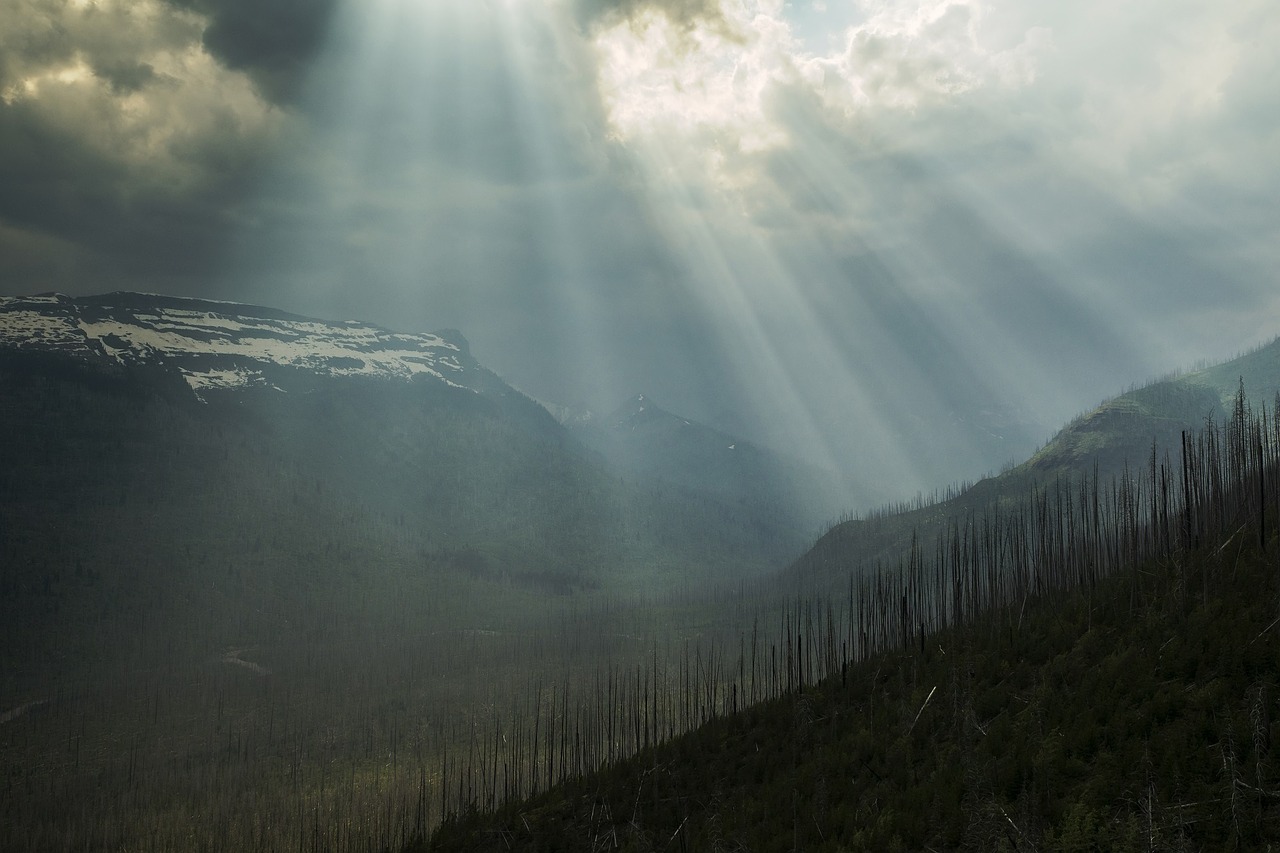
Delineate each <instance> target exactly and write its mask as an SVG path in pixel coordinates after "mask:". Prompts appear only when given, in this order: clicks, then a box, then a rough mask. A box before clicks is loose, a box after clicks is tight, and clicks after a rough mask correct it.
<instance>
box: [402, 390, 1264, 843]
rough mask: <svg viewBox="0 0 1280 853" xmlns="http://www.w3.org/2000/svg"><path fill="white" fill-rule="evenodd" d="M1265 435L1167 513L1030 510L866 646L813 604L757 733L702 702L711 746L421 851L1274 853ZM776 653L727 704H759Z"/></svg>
mask: <svg viewBox="0 0 1280 853" xmlns="http://www.w3.org/2000/svg"><path fill="white" fill-rule="evenodd" d="M1274 414H1276V413H1275V412H1269V413H1268V418H1271V417H1273V416H1274ZM1262 427H1263V424H1262V422H1260V421H1255V420H1252V419H1250V418H1249V417H1247V416H1245V415H1242V414H1239V413H1237V415H1235V416H1234V417H1233V419H1232V421H1230V422H1229V423H1228V424H1227V425H1226V426H1225V427H1224V428H1223V429H1222V431H1221V432H1213V431H1209V430H1207V431H1206V432H1205V433H1203V434H1201V435H1199V436H1196V437H1195V438H1194V441H1193V448H1194V457H1195V461H1194V462H1193V463H1192V464H1191V465H1190V466H1189V467H1188V469H1187V470H1186V471H1185V472H1172V473H1171V474H1170V475H1169V478H1168V479H1169V480H1170V482H1172V488H1171V492H1170V503H1168V504H1167V505H1162V502H1161V501H1155V502H1152V503H1149V504H1147V503H1145V502H1142V501H1139V502H1138V503H1140V504H1143V506H1144V507H1149V511H1148V510H1147V509H1144V508H1142V507H1140V506H1138V504H1135V503H1134V502H1133V493H1132V492H1131V491H1129V487H1128V486H1127V485H1125V484H1115V486H1114V487H1113V486H1111V485H1108V486H1105V487H1102V488H1098V489H1096V490H1095V488H1094V487H1091V488H1090V490H1089V491H1082V492H1081V493H1080V494H1079V495H1074V494H1070V493H1068V494H1066V495H1064V496H1062V498H1061V499H1059V498H1057V497H1055V498H1054V499H1052V500H1045V501H1039V500H1037V501H1034V502H1031V501H1028V502H1024V503H1023V505H1022V506H1021V507H1015V508H1011V509H1010V512H1009V514H1008V515H1007V516H1005V519H1004V521H1003V522H1001V521H999V520H998V519H997V520H996V521H995V522H994V523H993V524H985V523H984V526H983V531H982V533H981V534H980V535H979V536H976V537H973V538H971V539H968V540H966V541H967V543H968V544H966V545H965V546H964V547H963V548H959V547H957V548H956V549H954V550H952V549H948V548H940V549H939V550H938V552H937V555H936V557H934V558H932V560H931V561H930V560H929V559H926V560H925V561H924V562H917V563H914V564H913V565H912V566H911V567H910V568H909V569H907V570H906V571H905V572H904V571H902V570H899V571H894V572H888V573H885V574H884V575H882V576H880V577H879V578H877V579H876V580H874V581H873V582H871V583H870V584H863V583H858V584H856V585H854V586H851V587H850V588H849V592H848V596H849V600H850V607H851V610H850V611H849V612H856V613H857V614H859V618H858V620H857V621H856V623H850V624H849V625H840V624H839V623H838V622H837V623H836V625H835V626H834V628H835V630H834V631H832V630H831V628H830V627H828V628H827V631H826V632H824V630H823V620H822V618H816V619H810V618H809V616H810V615H817V616H818V617H821V616H822V614H824V612H825V613H826V614H828V615H827V616H826V619H827V620H830V618H831V617H830V614H831V613H832V605H833V602H832V601H831V600H830V599H828V600H827V601H825V602H824V601H823V600H821V599H820V600H818V601H815V602H809V603H806V604H805V605H804V607H803V608H799V607H798V608H797V609H796V610H795V611H794V612H793V613H792V614H791V617H790V618H789V619H788V620H787V624H788V626H789V627H788V630H787V635H786V637H785V640H784V639H783V638H779V642H778V643H777V644H776V645H774V646H772V647H771V648H768V649H766V650H765V651H766V654H765V655H764V656H763V659H764V660H765V661H766V662H770V663H772V662H774V661H784V663H785V666H781V665H780V666H779V669H780V670H784V671H785V679H784V680H782V681H781V682H779V680H778V679H777V678H772V682H773V684H774V685H778V686H780V687H781V689H779V687H778V686H775V688H774V689H775V691H776V692H775V693H774V698H772V699H770V700H768V701H765V702H763V703H760V704H757V705H752V706H749V707H748V708H747V709H746V710H743V711H738V710H737V705H736V701H734V702H733V703H729V702H726V701H723V699H722V700H719V701H718V700H717V699H716V697H715V693H714V692H708V691H706V690H705V688H704V687H703V686H702V685H701V684H699V685H698V686H697V687H696V690H698V691H699V692H700V693H701V698H700V699H699V700H698V702H699V704H700V705H701V707H702V709H703V712H702V713H701V714H699V717H700V719H702V720H704V721H705V722H704V723H703V725H702V726H701V727H699V728H697V729H696V730H694V731H692V732H689V733H687V734H685V735H682V736H678V737H674V738H672V739H670V740H668V741H666V742H660V743H659V744H658V745H657V746H652V747H646V748H645V749H643V750H641V751H640V752H639V753H638V754H637V755H635V756H634V757H632V758H628V759H625V760H622V761H619V762H615V763H613V764H609V765H606V766H604V767H603V769H600V770H597V771H594V772H584V773H581V774H580V775H577V774H573V775H568V778H567V779H566V780H565V781H564V782H562V783H561V784H559V785H556V786H554V787H551V788H550V789H549V790H546V791H544V792H543V793H542V794H539V795H536V796H534V797H532V798H531V799H529V800H525V801H519V802H513V803H510V804H507V805H504V806H500V807H498V808H497V809H496V810H495V811H492V812H489V813H480V812H478V811H477V810H476V808H475V807H474V806H473V807H472V808H471V809H470V810H468V809H467V808H466V804H467V803H468V802H471V803H473V804H474V803H476V802H477V800H478V802H479V803H484V802H485V799H484V797H485V796H486V789H485V788H484V787H483V785H481V786H480V788H479V791H480V793H479V794H478V795H476V794H474V793H473V792H472V789H467V791H466V794H465V796H464V798H463V799H462V801H461V802H462V805H463V808H462V809H461V810H460V812H459V813H458V814H455V815H454V816H453V817H452V818H451V819H450V820H447V821H446V822H445V823H444V825H443V826H442V827H441V828H440V829H439V830H438V831H437V832H436V833H435V835H434V836H433V838H432V839H431V841H430V842H429V843H423V844H421V845H419V847H418V848H416V849H435V850H475V851H480V850H535V849H563V850H578V849H581V850H588V849H601V848H606V849H624V850H647V849H655V848H668V849H669V848H671V847H673V845H674V844H675V843H676V842H677V839H679V844H680V846H681V849H760V850H782V849H804V850H866V851H881V850H938V851H942V850H984V851H985V850H1005V849H1007V850H1028V849H1030V850H1044V851H1063V852H1064V853H1065V851H1081V850H1133V851H1137V850H1153V849H1156V850H1186V849H1212V850H1226V849H1257V850H1262V849H1272V848H1273V847H1274V845H1275V844H1277V843H1278V842H1280V764H1277V762H1276V761H1275V758H1276V747H1275V744H1276V743H1277V737H1280V715H1278V714H1277V711H1276V709H1277V708H1280V704H1278V697H1280V630H1278V626H1280V619H1278V618H1277V613H1280V606H1278V602H1280V572H1278V571H1277V561H1276V557H1275V555H1276V553H1277V550H1278V549H1280V538H1278V537H1277V536H1276V534H1275V527H1274V524H1273V520H1274V519H1275V518H1276V517H1277V514H1278V513H1280V503H1277V501H1276V496H1275V492H1274V490H1271V489H1269V488H1268V486H1267V484H1269V483H1274V482H1275V481H1276V478H1277V477H1278V476H1280V455H1278V450H1277V445H1276V443H1275V440H1274V437H1273V436H1271V435H1269V434H1268V432H1267V431H1265V430H1264V429H1263V428H1262ZM1231 435H1235V436H1237V438H1235V439H1233V438H1231V437H1230V436H1231ZM1264 441H1265V444H1264V445H1262V447H1263V449H1262V451H1261V453H1259V454H1258V455H1257V456H1256V457H1255V448H1256V447H1257V446H1259V444H1257V443H1261V442H1264ZM1164 479H1165V476H1164V475H1158V476H1157V477H1156V479H1155V480H1153V481H1148V483H1147V485H1148V486H1151V485H1155V484H1156V483H1160V482H1162V481H1163V480H1164ZM1183 484H1186V486H1185V487H1184V486H1183ZM1211 486H1212V488H1211ZM1215 490H1216V493H1215ZM1147 494H1148V495H1149V494H1150V492H1147ZM1098 506H1100V507H1101V511H1102V515H1101V516H1100V517H1099V518H1098V527H1097V528H1096V530H1095V529H1093V528H1092V526H1091V525H1085V524H1082V521H1084V520H1085V519H1087V518H1088V516H1089V513H1090V512H1092V511H1093V510H1092V509H1091V508H1092V507H1098ZM1063 510H1065V512H1063ZM1073 513H1074V514H1075V519H1076V520H1075V521H1072V520H1071V517H1072V515H1073ZM1135 516H1136V517H1135ZM1171 519H1174V520H1176V523H1174V524H1169V523H1168V522H1169V521H1170V520H1171ZM1082 527H1090V531H1089V532H1084V531H1082ZM1032 542H1039V543H1040V546H1041V547H1039V548H1037V547H1035V546H1033V545H1031V543H1032ZM1064 542H1065V543H1066V545H1067V547H1065V548H1064V547H1061V545H1062V543H1064ZM1019 543H1022V544H1021V545H1020V544H1019ZM949 551H950V553H949ZM965 552H968V553H967V555H966V554H965ZM935 581H936V582H937V586H934V583H935ZM855 590H856V592H855ZM953 590H954V591H955V594H954V595H953V594H952V591H953ZM962 591H963V594H962ZM842 597H843V596H837V598H836V601H835V602H834V604H836V605H837V606H838V604H839V601H840V600H841V598H842ZM855 600H856V601H857V605H856V609H855V608H854V604H853V603H854V601H855ZM962 601H964V602H968V604H967V605H966V606H964V607H962V606H961V603H962ZM939 604H943V605H945V606H942V607H939V606H937V605H939ZM899 608H901V618H900V619H899V617H898V613H899ZM966 614H967V615H966ZM802 616H803V617H804V618H803V619H802ZM917 620H919V621H918V622H917ZM917 624H918V625H919V634H918V640H917V635H916V631H915V628H916V626H917ZM790 626H794V628H792V627H790ZM886 628H887V630H885V629H886ZM855 629H856V630H855ZM899 629H901V633H899ZM856 636H860V637H861V647H862V649H863V651H864V653H865V655H864V656H857V655H855V659H854V661H853V662H849V661H848V660H847V658H846V659H845V661H844V662H841V661H840V659H839V656H840V654H841V652H840V651H838V650H837V648H836V645H835V644H834V643H833V642H832V640H833V639H840V640H845V639H846V638H847V641H848V642H849V643H850V646H849V647H850V648H852V647H853V644H854V643H855V642H858V641H857V640H856V639H855V637H856ZM868 638H870V643H871V645H867V643H868ZM744 648H745V647H744ZM750 648H751V656H750V660H751V665H750V668H749V669H744V668H741V667H742V665H741V664H739V665H738V666H736V667H735V666H730V667H729V668H728V669H727V671H724V672H722V675H721V676H720V677H722V678H724V677H727V680H728V682H730V683H732V684H734V685H738V687H739V689H738V690H736V691H734V692H732V693H730V691H729V690H728V684H726V685H725V686H724V688H722V696H726V697H727V696H729V695H732V696H733V697H735V700H736V697H737V696H739V695H742V696H746V695H750V693H751V691H752V690H754V687H752V686H751V685H750V681H749V680H748V678H747V673H748V672H749V673H751V674H752V675H751V681H754V673H755V671H756V665H755V662H756V637H755V633H754V632H753V633H752V637H751V646H750ZM815 649H816V650H820V651H819V652H818V653H817V654H815V653H814V652H815ZM833 656H834V660H833ZM730 660H731V661H732V657H731V658H730ZM797 668H798V670H799V673H798V675H796V673H797ZM698 669H699V673H700V680H701V670H702V666H701V663H700V664H699V667H698ZM806 670H808V671H810V672H812V671H815V670H816V671H817V672H819V673H822V672H825V673H827V676H826V677H825V678H824V679H823V680H821V681H819V682H818V683H817V684H816V685H812V686H810V685H808V684H807V683H806V682H807V679H806V678H805V676H804V673H805V671H806ZM793 676H795V677H794V679H793ZM687 691H688V687H687V685H686V693H687ZM655 704H656V703H655ZM587 707H588V713H587V714H586V715H584V716H585V719H586V720H587V721H590V720H592V719H593V718H594V717H593V714H595V715H598V713H599V711H598V710H592V709H591V706H589V705H588V706H587ZM645 714H646V711H645V709H644V708H643V707H642V708H641V709H639V710H629V711H628V712H626V713H624V714H623V717H622V718H623V720H624V721H626V720H629V719H630V718H631V717H632V716H634V717H636V718H640V719H641V720H643V719H644V717H645ZM569 755H570V757H572V755H573V753H569ZM482 766H483V764H482ZM466 797H472V798H473V799H471V800H468V799H466ZM492 799H493V798H492V797H490V800H489V801H492Z"/></svg>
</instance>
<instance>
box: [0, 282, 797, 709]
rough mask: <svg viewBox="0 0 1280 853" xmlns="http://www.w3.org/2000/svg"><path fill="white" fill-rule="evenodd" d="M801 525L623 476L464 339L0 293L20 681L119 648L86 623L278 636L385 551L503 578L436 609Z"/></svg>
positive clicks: (3, 541) (2, 476) (665, 562)
mask: <svg viewBox="0 0 1280 853" xmlns="http://www.w3.org/2000/svg"><path fill="white" fill-rule="evenodd" d="M804 534H805V531H803V530H798V529H792V528H788V527H787V526H786V524H785V523H783V522H780V521H778V520H775V519H764V520H762V519H760V518H759V517H756V516H751V515H749V514H747V513H744V512H743V511H742V510H741V508H739V507H735V506H733V505H730V504H729V503H727V502H725V501H718V500H716V499H715V498H714V497H708V496H707V495H706V494H701V493H694V492H693V491H692V490H690V489H670V488H667V489H659V488H656V487H651V486H645V485H642V484H637V483H630V484H626V483H620V482H619V477H618V475H617V473H616V472H614V471H612V470H610V469H609V468H608V467H607V466H606V465H604V464H603V463H602V461H601V460H600V459H599V458H598V457H594V456H592V455H590V454H587V453H585V452H583V451H582V449H581V447H580V445H579V443H578V442H576V441H575V440H573V439H572V438H571V437H570V436H569V434H568V433H567V432H566V431H565V430H564V429H563V428H562V427H561V426H560V425H559V424H557V423H556V422H555V420H554V419H553V418H552V417H551V416H550V415H549V414H548V413H547V412H546V411H545V410H544V409H542V408H541V407H540V406H538V405H537V404H536V403H534V402H533V401H531V400H529V399H528V398H526V397H524V396H523V395H521V394H519V393H517V392H515V391H514V390H512V389H511V388H510V387H508V386H506V385H505V384H504V383H503V382H502V381H501V380H500V379H498V378H497V377H496V376H494V375H493V374H492V373H490V372H489V371H487V370H485V369H484V368H483V367H482V366H481V365H479V364H478V363H477V362H476V361H475V360H474V359H473V358H472V357H471V356H470V355H469V353H468V352H467V348H466V345H465V342H464V341H462V340H461V338H460V336H457V335H456V334H446V335H418V336H413V335H400V334H394V333H390V332H386V331H384V330H380V329H375V328H372V327H368V326H364V325H361V324H356V323H325V322H322V321H317V320H309V319H305V318H298V317H294V316H292V315H286V314H283V313H281V312H275V311H272V310H270V309H263V308H257V307H252V306H235V305H227V304H223V303H208V302H202V301H198V300H180V299H174V298H169V297H153V296H145V295H138V294H110V295H107V296H103V297H93V298H87V299H77V300H71V299H69V298H67V297H61V296H48V297H34V298H26V299H8V300H4V301H3V302H2V303H0V558H2V560H0V616H4V617H5V618H3V619H0V622H2V623H3V628H0V639H3V640H4V643H3V644H2V645H0V649H2V651H0V655H3V657H4V660H5V663H6V664H7V665H6V668H5V672H6V674H8V675H9V676H10V677H15V678H16V677H17V676H16V674H17V673H25V674H26V676H29V677H31V678H36V677H38V676H37V674H36V673H34V672H32V670H31V662H32V661H51V660H52V661H59V660H66V661H67V663H68V664H69V665H70V664H74V663H77V662H82V661H86V660H88V659H90V658H92V657H94V656H98V655H101V654H103V653H105V652H106V649H104V648H103V646H102V644H100V643H97V642H95V640H94V638H93V636H92V635H91V632H90V630H89V629H88V628H86V627H84V626H87V625H92V624H99V623H100V624H107V625H110V626H113V627H112V630H117V629H118V630H121V631H125V630H127V627H126V626H128V625H130V624H134V625H138V626H141V628H142V629H143V630H146V631H148V632H149V633H150V634H153V635H154V636H157V637H159V636H161V635H163V634H164V632H165V630H167V629H168V628H169V627H171V626H175V625H181V624H183V620H184V619H186V618H188V617H189V616H190V614H191V613H193V612H201V611H203V612H204V617H205V618H203V619H202V622H203V623H204V624H207V625H208V626H209V633H208V636H204V637H203V638H202V640H201V641H202V642H206V643H208V644H214V645H216V644H217V643H221V642H227V643H231V642H242V643H243V642H255V641H261V640H263V638H270V637H273V636H276V635H278V633H279V629H278V626H279V625H280V624H283V623H285V622H287V623H289V624H290V625H293V626H295V629H298V626H302V625H306V624H308V623H310V622H313V621H314V618H315V616H316V614H315V613H314V612H310V611H309V610H308V608H311V607H312V604H315V603H316V602H317V601H318V602H320V604H318V605H317V606H319V607H320V609H321V610H322V611H324V612H331V611H336V609H337V608H339V607H340V605H341V602H342V601H344V600H349V599H350V597H351V596H352V595H353V594H359V593H358V591H359V590H360V589H361V588H362V586H363V585H364V584H365V578H367V577H373V576H376V575H377V574H378V573H379V572H383V571H388V572H391V573H392V574H393V575H396V576H401V575H403V576H404V577H406V578H409V577H411V578H412V580H411V581H407V582H411V583H413V584H414V585H415V587H420V589H421V594H422V595H426V596H429V597H432V598H435V597H439V600H440V601H445V600H448V599H450V597H455V596H469V595H470V594H471V593H470V592H468V590H471V591H474V592H475V593H476V594H477V595H482V596H489V597H490V598H491V599H492V600H493V602H494V603H493V604H492V605H491V606H490V607H489V608H488V609H487V611H485V610H484V609H483V608H476V607H472V606H467V607H462V608H456V609H454V610H453V611H452V612H451V613H450V611H447V610H446V611H440V610H439V609H438V608H437V607H436V604H435V603H434V602H432V603H431V605H430V606H431V609H432V612H434V613H436V614H437V615H436V616H435V617H433V618H441V617H442V616H448V615H452V616H453V617H455V619H456V621H458V622H460V623H467V624H470V623H471V622H473V621H475V620H476V619H477V618H482V619H483V618H487V617H482V616H481V615H480V614H482V613H485V612H487V614H488V616H491V617H493V619H498V618H499V616H500V615H501V614H507V615H510V614H511V613H512V612H513V611H512V610H511V608H516V607H517V605H516V604H514V603H513V604H511V606H510V607H508V606H507V605H503V604H500V603H499V601H500V600H510V601H512V602H514V601H516V600H517V599H519V598H520V596H521V595H525V594H534V595H552V596H554V595H562V594H565V593H568V592H570V591H573V590H584V589H586V590H593V589H598V590H600V592H601V593H602V594H603V593H608V594H613V595H627V594H630V593H631V592H633V591H634V590H636V589H645V590H650V591H651V590H653V589H655V588H659V589H660V588H662V587H663V585H667V584H670V585H676V586H682V587H683V586H686V585H688V584H691V583H698V582H701V581H704V580H708V579H711V578H717V577H719V578H722V579H733V578H741V577H743V576H746V575H750V574H752V573H757V574H758V573H760V572H763V571H765V570H766V569H768V568H771V567H772V566H776V565H779V564H781V563H782V562H783V561H785V560H787V559H790V558H791V557H793V556H794V554H795V553H796V551H798V550H799V548H800V546H801V543H802V541H803V539H802V537H803V536H804ZM414 573H416V574H414ZM211 577H212V578H216V579H217V580H216V581H214V582H213V583H212V584H211V583H210V578H211ZM655 585H656V586H655ZM264 589H266V590H270V591H271V592H270V595H269V596H267V598H266V599H265V604H264V599H263V598H262V595H263V590H264ZM504 589H505V591H504ZM522 590H523V591H524V592H520V591H522ZM313 599H314V600H313ZM309 601H310V602H311V604H308V602H309ZM400 605H401V602H397V601H394V600H389V601H384V602H382V603H381V604H380V605H379V607H380V608H382V609H380V610H379V609H377V608H375V611H376V612H375V616H376V618H375V621H377V619H381V618H382V617H383V616H385V615H386V613H387V612H389V610H394V609H396V608H398V607H399V606H400ZM519 606H527V602H526V603H525V604H522V605H519ZM312 609H314V608H312ZM87 614H95V615H94V616H93V618H92V619H87V621H84V620H82V621H76V620H77V618H79V617H86V615H87ZM308 614H309V615H308ZM502 618H505V616H502ZM131 620H132V621H131ZM485 627H492V626H485ZM298 630H300V629H298ZM45 668H46V669H47V668H48V667H45ZM0 686H2V685H0ZM2 698H3V697H2V696H0V699H2Z"/></svg>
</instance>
